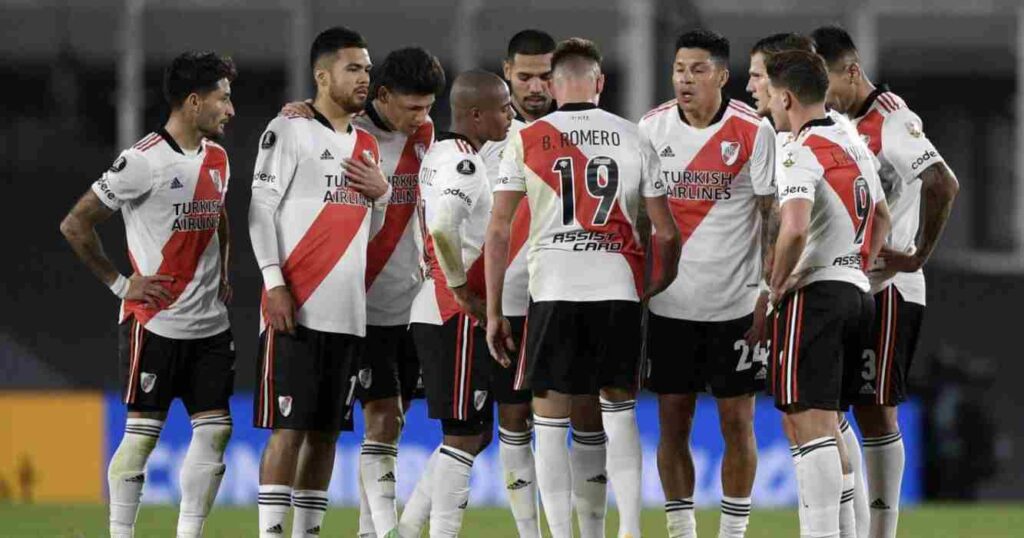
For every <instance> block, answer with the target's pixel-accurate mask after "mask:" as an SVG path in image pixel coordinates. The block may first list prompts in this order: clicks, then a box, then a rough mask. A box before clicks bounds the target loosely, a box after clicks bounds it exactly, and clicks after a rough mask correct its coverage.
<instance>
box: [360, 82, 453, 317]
mask: <svg viewBox="0 0 1024 538" xmlns="http://www.w3.org/2000/svg"><path fill="white" fill-rule="evenodd" d="M352 123H353V124H354V125H355V126H356V127H359V128H362V129H363V130H365V131H366V132H368V133H370V134H371V135H373V136H374V138H376V139H377V144H378V145H379V146H380V167H381V169H382V170H383V171H384V176H385V177H387V178H388V182H389V183H391V199H390V200H389V201H388V209H387V214H386V216H385V219H384V224H383V227H382V228H381V229H380V231H378V232H377V233H376V234H375V235H374V236H373V237H372V238H370V245H369V249H368V250H367V261H366V324H367V325H375V326H394V325H407V324H408V323H409V310H410V308H412V301H413V299H414V298H415V297H416V294H417V293H418V292H419V289H420V284H421V283H422V281H423V277H422V269H421V267H420V262H421V260H422V252H423V239H422V238H421V237H420V226H419V215H418V212H417V210H416V208H417V207H418V205H419V200H420V187H419V182H418V180H417V176H418V175H419V172H420V161H421V160H422V159H423V155H425V154H426V152H427V148H429V147H430V144H431V143H432V142H433V141H434V124H433V123H431V122H430V121H429V117H428V121H427V122H426V123H424V124H423V125H422V126H420V128H419V129H417V130H416V132H415V133H413V135H412V136H407V135H406V134H405V133H401V132H398V131H393V130H391V129H390V128H388V126H387V124H386V123H384V121H383V120H382V119H381V117H380V116H379V115H378V114H377V112H376V109H375V108H374V106H373V102H372V101H371V102H370V103H368V104H367V105H366V112H365V113H363V114H360V115H358V116H356V117H355V118H354V119H353V120H352Z"/></svg>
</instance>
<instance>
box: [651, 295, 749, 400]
mask: <svg viewBox="0 0 1024 538" xmlns="http://www.w3.org/2000/svg"><path fill="white" fill-rule="evenodd" d="M753 319H754V316H753V315H748V316H744V317H742V318H739V319H734V320H729V321H690V320H681V319H672V318H667V317H662V316H659V315H657V314H654V313H653V312H652V313H651V314H650V316H649V318H648V322H647V365H648V370H647V388H648V389H650V390H651V391H652V392H654V393H656V394H693V393H696V392H704V391H706V390H710V392H711V394H712V395H713V396H714V397H715V398H732V397H735V396H744V395H753V394H755V393H757V392H760V391H762V390H764V387H765V381H766V379H767V377H768V349H767V347H766V346H762V345H760V344H757V345H754V346H751V345H749V344H748V343H747V341H746V339H745V334H746V332H747V330H748V329H750V325H751V323H752V322H753Z"/></svg>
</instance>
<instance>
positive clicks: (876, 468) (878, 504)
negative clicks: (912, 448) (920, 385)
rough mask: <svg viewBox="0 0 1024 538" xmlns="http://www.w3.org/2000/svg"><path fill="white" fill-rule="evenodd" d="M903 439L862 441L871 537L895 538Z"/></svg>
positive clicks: (896, 436)
mask: <svg viewBox="0 0 1024 538" xmlns="http://www.w3.org/2000/svg"><path fill="white" fill-rule="evenodd" d="M905 458H906V454H905V453H904V451H903V435H902V434H901V433H900V432H896V433H891V434H889V435H883V436H881V437H866V438H865V439H864V463H865V467H867V471H868V472H867V475H868V498H870V499H871V536H872V537H878V538H895V536H896V524H897V523H898V522H899V517H900V487H901V486H902V485H903V466H904V464H905Z"/></svg>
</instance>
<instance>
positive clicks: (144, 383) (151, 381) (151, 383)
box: [139, 372, 156, 394]
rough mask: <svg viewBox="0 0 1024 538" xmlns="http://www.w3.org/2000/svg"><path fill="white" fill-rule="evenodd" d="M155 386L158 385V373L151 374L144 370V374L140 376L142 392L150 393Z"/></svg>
mask: <svg viewBox="0 0 1024 538" xmlns="http://www.w3.org/2000/svg"><path fill="white" fill-rule="evenodd" d="M155 386H156V374H151V373H149V372H142V374H141V375H140V376H139V388H141V389H142V392H145V393H146V394H149V393H150V392H152V391H153V387H155Z"/></svg>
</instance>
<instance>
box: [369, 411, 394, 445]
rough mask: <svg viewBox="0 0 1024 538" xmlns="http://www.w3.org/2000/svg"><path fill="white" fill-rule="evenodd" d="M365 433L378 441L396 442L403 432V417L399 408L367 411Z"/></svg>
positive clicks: (374, 440)
mask: <svg viewBox="0 0 1024 538" xmlns="http://www.w3.org/2000/svg"><path fill="white" fill-rule="evenodd" d="M365 422H366V423H365V431H364V435H365V436H366V439H367V440H369V441H373V442H376V443H396V442H398V436H399V435H400V434H401V433H402V424H403V418H402V414H401V413H399V412H398V409H394V410H392V409H375V410H373V411H369V410H368V411H367V413H366V421H365Z"/></svg>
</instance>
